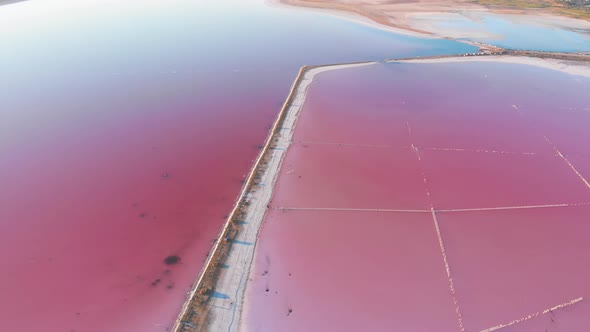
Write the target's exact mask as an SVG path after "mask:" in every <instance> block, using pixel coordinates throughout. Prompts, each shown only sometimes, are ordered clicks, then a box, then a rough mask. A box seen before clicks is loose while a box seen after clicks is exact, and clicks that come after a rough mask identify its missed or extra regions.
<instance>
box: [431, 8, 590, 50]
mask: <svg viewBox="0 0 590 332" xmlns="http://www.w3.org/2000/svg"><path fill="white" fill-rule="evenodd" d="M517 20H518V18H514V19H512V20H510V19H507V18H505V17H502V16H499V15H494V14H486V15H483V17H482V19H481V20H477V21H472V20H470V19H468V18H466V17H456V18H455V17H454V18H453V19H452V20H450V21H446V22H441V23H437V24H435V26H438V27H441V28H452V29H454V30H462V31H469V30H476V31H484V32H490V33H493V34H497V35H500V36H502V38H472V40H476V41H480V42H484V43H488V44H492V45H497V46H501V47H504V48H510V49H517V50H522V49H527V50H536V51H553V52H582V51H590V34H588V32H586V33H583V31H571V30H567V29H564V28H557V27H548V26H541V25H536V24H532V23H526V22H522V23H519V22H517Z"/></svg>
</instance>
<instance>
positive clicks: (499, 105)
mask: <svg viewBox="0 0 590 332" xmlns="http://www.w3.org/2000/svg"><path fill="white" fill-rule="evenodd" d="M589 88H590V80H589V79H587V78H583V77H576V76H571V75H567V74H563V73H559V72H556V71H550V70H546V69H540V68H535V67H530V66H523V65H510V64H500V63H495V64H484V63H465V64H388V65H382V64H380V65H373V66H369V67H361V68H355V69H346V70H339V71H333V72H326V73H322V74H320V75H319V76H317V77H316V79H315V81H314V83H313V84H312V86H311V87H310V89H311V90H310V91H309V94H308V97H307V100H306V102H305V105H304V107H303V110H302V114H301V117H300V119H299V121H298V123H297V127H296V130H295V135H294V141H295V143H294V144H292V145H291V147H290V148H289V151H288V153H287V156H286V158H285V161H284V164H283V167H282V169H281V171H280V175H279V179H278V183H277V186H276V189H275V193H274V196H273V201H272V203H271V210H269V213H268V215H267V217H266V220H265V223H264V226H263V230H262V232H261V235H260V242H259V245H258V247H257V253H256V258H255V268H254V271H253V274H252V280H251V282H250V283H249V286H248V290H247V301H248V306H247V307H248V311H247V314H246V317H245V324H246V326H247V327H248V328H250V329H251V330H253V331H277V330H281V331H302V330H339V331H358V330H362V329H366V330H371V331H391V330H396V331H397V330H399V331H422V330H424V331H459V330H461V326H462V327H463V328H464V329H465V331H482V330H485V329H488V328H492V327H494V326H500V325H502V324H509V323H510V322H513V321H519V320H521V319H523V318H526V317H528V316H529V315H532V318H530V319H525V320H523V321H519V322H518V323H516V324H514V325H513V326H508V327H505V330H507V331H526V332H528V331H531V332H532V331H585V330H586V329H587V326H588V324H589V323H590V321H588V318H587V317H590V311H589V310H590V309H589V308H590V307H589V306H588V304H587V299H588V298H589V296H590V287H588V283H587V282H586V280H587V279H588V278H589V276H588V274H589V273H590V270H589V269H588V266H587V264H585V263H584V262H585V261H587V260H588V259H589V256H588V252H589V250H588V249H589V248H588V243H590V232H589V229H588V225H587V223H586V222H585V220H586V219H588V217H589V216H590V207H589V206H588V204H590V186H589V185H588V184H587V179H589V178H590V153H589V152H588V151H589V150H588V147H587V144H586V142H587V138H589V137H588V134H587V130H584V128H585V127H587V124H588V121H586V120H588V119H587V118H588V114H589V113H588V110H590V95H588V94H586V93H584V92H583V91H586V90H588V89H589ZM554 147H555V148H557V150H555V149H554ZM558 151H559V152H561V155H560V154H559V153H558ZM539 205H541V206H542V205H545V206H553V205H560V207H543V208H541V207H534V206H539ZM431 207H432V208H433V209H434V210H435V211H436V212H435V216H436V219H435V218H434V217H433V215H432V213H431ZM457 209H459V210H461V212H457V211H454V212H451V211H449V210H457ZM464 209H467V211H465V210H464ZM482 209H483V210H482ZM490 209H492V210H490ZM498 209H499V210H498ZM355 210H356V211H355ZM383 210H390V212H383ZM392 210H393V211H392ZM396 210H398V211H397V212H396ZM399 210H417V211H416V212H412V213H408V212H400V211H399ZM437 225H438V226H439V228H438V230H437V227H436V226H437ZM441 244H442V246H443V247H444V248H445V251H444V255H443V252H442V248H441ZM443 257H445V258H446V264H445V259H443ZM447 267H448V271H449V272H448V273H449V274H450V276H449V275H447ZM450 279H452V283H453V287H452V288H451V286H450V282H451V281H450ZM579 298H584V300H583V301H582V302H578V303H576V304H573V305H571V306H567V307H565V308H561V309H555V310H553V311H552V312H548V313H546V314H542V312H543V311H544V310H546V309H549V308H552V307H555V306H559V305H562V304H564V303H567V302H569V301H572V300H575V299H579ZM457 312H458V313H459V314H458V313H457ZM536 313H540V314H539V315H536Z"/></svg>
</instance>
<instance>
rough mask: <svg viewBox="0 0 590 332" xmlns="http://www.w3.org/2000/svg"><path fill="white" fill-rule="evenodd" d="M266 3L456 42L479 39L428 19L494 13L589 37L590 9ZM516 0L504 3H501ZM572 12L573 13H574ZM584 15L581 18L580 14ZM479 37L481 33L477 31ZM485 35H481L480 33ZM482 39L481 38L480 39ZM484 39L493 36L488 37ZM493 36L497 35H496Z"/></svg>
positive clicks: (320, 0) (400, 1)
mask: <svg viewBox="0 0 590 332" xmlns="http://www.w3.org/2000/svg"><path fill="white" fill-rule="evenodd" d="M267 1H268V2H270V3H280V4H283V5H286V6H292V7H300V8H314V9H318V10H324V11H328V12H332V13H334V14H336V15H339V16H344V17H346V18H349V19H353V20H355V21H360V22H362V23H365V24H366V23H367V22H366V21H371V22H372V23H373V25H374V26H381V27H382V28H383V27H388V28H390V30H393V31H396V32H398V31H402V33H404V32H405V34H410V35H414V36H416V35H418V36H422V37H438V38H446V39H453V40H457V41H464V40H459V39H465V38H470V39H476V38H481V37H482V36H475V35H471V36H465V35H463V34H465V33H468V34H469V33H470V34H473V33H478V32H473V31H467V32H466V31H463V32H462V34H459V33H458V32H457V31H453V30H452V29H447V30H441V28H440V27H438V26H434V25H433V22H435V21H430V20H429V19H425V18H429V17H447V16H448V17H452V16H465V17H469V18H471V16H474V17H475V18H473V19H474V20H477V17H478V15H479V16H482V15H486V14H496V15H506V16H518V17H521V18H522V19H523V20H525V21H529V22H530V23H531V24H534V25H544V26H547V27H553V28H555V27H558V28H561V29H565V30H570V31H581V32H582V33H584V32H586V33H588V34H590V8H589V9H588V10H586V9H578V11H577V12H579V13H581V14H580V15H577V16H576V15H573V14H572V11H567V12H566V11H565V10H564V11H557V10H556V8H557V9H559V8H561V7H543V8H525V7H516V6H509V5H491V4H490V5H488V4H482V1H479V2H474V1H470V0H444V1H442V2H437V3H422V2H412V1H411V0H397V1H394V2H389V1H387V2H386V1H383V3H380V2H379V1H375V2H373V3H370V4H366V3H350V2H348V1H344V0H336V1H329V0H267ZM510 1H517V0H506V2H505V3H509V2H510ZM577 12H576V13H577ZM582 14H584V15H582ZM479 33H480V34H481V32H479ZM484 34H485V33H484ZM484 37H485V36H484ZM487 37H494V36H492V35H491V34H490V35H489V36H487ZM496 37H497V36H496Z"/></svg>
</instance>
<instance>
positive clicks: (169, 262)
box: [164, 255, 180, 265]
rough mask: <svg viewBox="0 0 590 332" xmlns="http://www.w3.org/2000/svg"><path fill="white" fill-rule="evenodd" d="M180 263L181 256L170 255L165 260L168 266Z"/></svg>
mask: <svg viewBox="0 0 590 332" xmlns="http://www.w3.org/2000/svg"><path fill="white" fill-rule="evenodd" d="M179 262H180V256H177V255H170V256H168V257H166V258H164V264H166V265H175V264H178V263H179Z"/></svg>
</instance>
